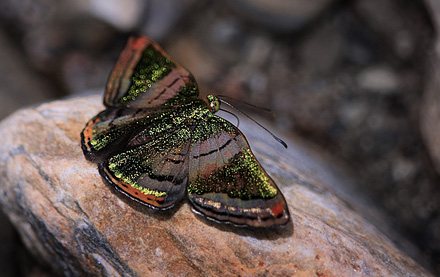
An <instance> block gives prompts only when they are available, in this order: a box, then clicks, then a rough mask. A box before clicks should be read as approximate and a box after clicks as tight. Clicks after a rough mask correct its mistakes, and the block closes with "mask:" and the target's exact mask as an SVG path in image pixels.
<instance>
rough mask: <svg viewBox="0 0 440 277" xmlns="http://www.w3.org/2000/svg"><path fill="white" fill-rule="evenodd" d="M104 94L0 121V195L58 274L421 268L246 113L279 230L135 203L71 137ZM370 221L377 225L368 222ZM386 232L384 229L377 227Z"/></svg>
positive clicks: (326, 174) (357, 199)
mask: <svg viewBox="0 0 440 277" xmlns="http://www.w3.org/2000/svg"><path fill="white" fill-rule="evenodd" d="M100 103H101V96H91V97H85V98H78V99H71V100H66V101H56V102H52V103H48V104H44V105H41V106H39V107H36V108H31V109H27V110H22V111H19V112H17V113H15V114H14V115H12V116H11V117H9V118H7V119H5V120H4V121H3V122H2V123H1V124H0V133H1V134H2V144H0V178H1V179H0V183H1V184H2V185H1V188H0V203H1V206H2V208H3V209H4V211H5V212H6V213H7V214H8V216H9V218H10V219H11V221H12V222H13V224H14V225H15V226H16V228H17V229H18V231H19V233H20V235H21V237H22V239H23V240H24V242H25V244H26V245H27V246H28V247H29V249H30V250H31V251H32V252H33V253H34V254H35V255H36V256H37V257H39V258H40V260H42V261H44V262H45V263H46V264H49V265H50V266H51V267H52V268H53V269H54V270H55V271H56V272H58V273H62V274H65V275H86V274H88V275H90V274H94V275H131V276H133V275H136V274H137V275H139V276H147V275H151V274H155V275H158V274H161V275H191V276H195V275H220V274H222V275H245V276H256V275H284V276H288V275H292V274H306V275H343V276H347V275H357V274H359V275H373V276H386V275H415V276H423V275H429V273H428V272H427V271H426V270H424V269H423V268H422V267H421V266H420V265H418V264H417V263H416V262H415V261H414V260H412V259H411V258H409V256H408V255H407V254H405V253H403V252H402V251H400V250H399V249H398V248H397V247H396V245H395V243H393V242H392V241H395V242H397V244H398V245H400V246H401V247H402V248H403V249H405V250H406V251H408V252H410V254H411V255H414V256H416V257H419V258H420V256H418V254H417V253H416V252H414V250H413V248H412V247H411V245H409V244H408V243H406V242H405V240H403V239H402V238H400V237H399V236H397V235H396V234H395V233H394V232H393V231H392V229H390V226H389V225H388V222H389V219H387V218H385V217H384V216H383V215H382V214H381V212H380V211H379V210H378V209H376V208H375V207H374V205H372V204H371V203H370V202H368V201H366V200H365V199H364V198H363V197H361V196H360V195H359V193H358V192H357V190H356V187H355V186H353V182H352V181H350V180H349V179H348V178H347V177H344V176H343V175H340V174H339V173H337V172H338V171H336V170H335V168H334V167H333V166H331V164H334V161H332V162H330V161H326V160H325V159H324V160H323V159H320V158H317V157H316V155H315V154H313V152H311V151H309V150H307V149H306V148H304V146H301V143H300V142H299V141H296V140H287V142H288V144H289V146H290V147H289V149H288V150H287V151H285V150H284V149H283V148H282V147H281V146H279V145H277V144H276V143H272V142H268V140H269V138H270V137H269V136H268V135H267V134H266V133H264V132H263V131H261V130H259V129H257V128H254V125H251V124H250V123H247V121H246V120H242V122H241V125H240V128H241V129H243V131H244V133H245V134H247V137H248V139H249V140H250V142H251V144H252V145H253V146H252V147H253V150H254V152H255V153H256V155H257V157H258V158H259V160H260V161H261V163H262V164H263V166H264V167H265V168H266V170H267V171H268V172H269V173H270V174H271V176H272V177H273V178H274V179H275V180H276V182H277V183H278V184H279V186H280V188H281V190H282V191H283V193H284V195H285V197H286V200H287V202H288V203H289V208H290V212H291V215H292V223H293V224H289V225H288V226H287V227H285V228H282V229H274V230H254V229H247V228H236V227H233V226H228V225H220V224H216V223H212V222H209V221H206V220H204V219H203V218H200V217H198V216H196V215H194V214H193V213H192V212H191V211H190V208H189V206H188V204H187V203H186V202H185V201H183V202H182V204H181V205H178V207H176V208H174V209H172V210H171V211H167V212H157V211H152V210H151V209H148V208H145V207H140V206H138V205H137V204H135V203H132V202H131V201H129V200H128V199H126V198H124V197H122V196H121V195H119V194H115V193H114V192H113V190H112V189H110V188H109V187H108V186H107V185H105V184H104V182H103V180H102V179H101V178H100V176H99V174H98V171H97V168H96V165H95V164H92V163H90V162H88V161H86V160H85V159H84V156H83V154H82V151H81V149H80V140H79V134H80V132H81V130H82V128H83V126H84V124H85V123H86V122H87V121H88V120H89V119H90V118H91V117H92V116H94V115H95V114H96V113H97V112H98V111H100V110H101V109H102V108H103V107H102V105H101V104H100ZM371 222H373V223H374V224H372V223H371ZM384 233H385V234H387V235H384Z"/></svg>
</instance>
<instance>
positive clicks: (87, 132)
mask: <svg viewBox="0 0 440 277" xmlns="http://www.w3.org/2000/svg"><path fill="white" fill-rule="evenodd" d="M99 120H100V119H99V118H95V119H94V120H90V121H89V122H87V125H86V127H84V131H83V134H84V138H85V140H86V141H87V142H89V141H90V140H91V139H92V137H93V126H95V125H96V123H98V121H99Z"/></svg>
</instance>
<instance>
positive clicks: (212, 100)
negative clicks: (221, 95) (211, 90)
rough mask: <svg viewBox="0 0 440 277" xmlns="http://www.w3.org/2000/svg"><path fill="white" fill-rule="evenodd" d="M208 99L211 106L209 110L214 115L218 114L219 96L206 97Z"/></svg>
mask: <svg viewBox="0 0 440 277" xmlns="http://www.w3.org/2000/svg"><path fill="white" fill-rule="evenodd" d="M206 99H207V100H208V101H207V102H208V105H209V110H210V111H211V112H212V113H216V112H218V110H220V100H219V99H218V98H217V96H215V95H212V94H210V95H208V96H206Z"/></svg>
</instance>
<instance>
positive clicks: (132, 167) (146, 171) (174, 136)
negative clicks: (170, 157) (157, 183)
mask: <svg viewBox="0 0 440 277" xmlns="http://www.w3.org/2000/svg"><path fill="white" fill-rule="evenodd" d="M190 139H191V132H190V130H189V128H181V129H178V130H176V131H175V132H170V133H166V134H165V135H163V136H161V137H158V138H156V139H155V140H152V141H150V142H149V143H146V144H144V145H141V146H138V147H137V148H135V149H131V150H128V151H125V152H122V153H120V154H117V155H114V156H112V157H111V158H110V159H109V163H108V168H109V170H110V171H112V172H113V175H114V176H115V177H117V178H119V179H121V180H123V181H124V182H125V183H127V184H130V185H131V186H133V187H134V188H137V189H140V188H139V187H140V186H139V185H138V183H139V180H140V179H141V178H143V177H144V176H146V175H148V176H150V178H166V176H158V175H157V174H156V172H155V171H156V170H158V169H160V168H161V166H163V164H164V163H165V162H166V161H165V160H160V158H159V157H158V155H159V153H161V154H162V153H168V152H170V151H171V149H172V148H170V145H173V147H177V146H179V145H182V144H184V143H185V142H188V141H189V140H190ZM151 149H155V151H156V152H154V151H151ZM154 175H157V176H154ZM140 190H142V189H140ZM156 196H157V195H156Z"/></svg>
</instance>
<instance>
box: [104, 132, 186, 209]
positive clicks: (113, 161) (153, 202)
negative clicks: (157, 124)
mask: <svg viewBox="0 0 440 277" xmlns="http://www.w3.org/2000/svg"><path fill="white" fill-rule="evenodd" d="M190 138H191V132H190V130H189V127H185V126H182V127H181V128H178V129H176V130H173V131H172V132H169V133H168V132H167V133H164V134H163V135H162V136H160V137H157V138H156V139H154V140H150V141H148V142H147V143H144V144H142V145H139V146H137V147H135V148H132V149H130V150H126V151H122V152H120V153H118V154H115V155H113V156H111V157H109V159H108V160H107V161H104V162H103V163H100V164H99V172H100V173H101V175H102V176H103V177H104V178H105V179H106V180H107V181H108V182H109V183H111V184H113V185H114V186H115V187H116V188H117V189H118V190H119V191H121V192H123V193H124V194H126V195H127V196H129V197H130V198H132V199H134V200H136V201H138V202H141V203H142V204H145V205H148V206H150V207H152V208H157V209H168V208H171V207H173V206H174V204H175V203H176V202H177V201H179V200H180V199H182V197H183V196H185V188H186V185H187V182H188V157H187V156H188V151H189V147H190Z"/></svg>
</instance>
